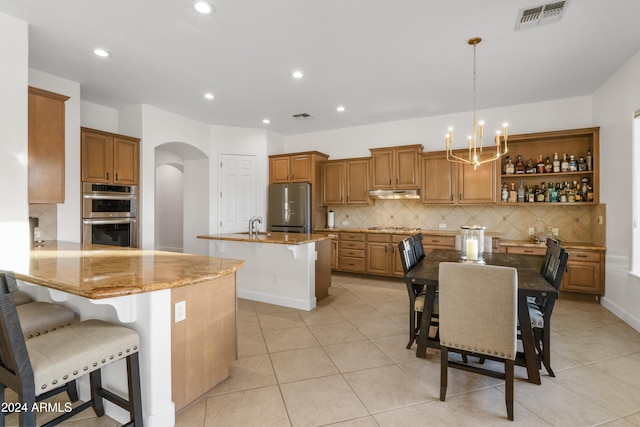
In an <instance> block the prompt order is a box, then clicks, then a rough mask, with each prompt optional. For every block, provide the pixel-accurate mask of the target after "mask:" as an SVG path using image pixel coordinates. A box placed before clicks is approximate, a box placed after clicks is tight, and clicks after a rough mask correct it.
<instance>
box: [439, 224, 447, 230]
mask: <svg viewBox="0 0 640 427" xmlns="http://www.w3.org/2000/svg"><path fill="white" fill-rule="evenodd" d="M438 228H440V229H444V228H447V224H442V223H440V224H438Z"/></svg>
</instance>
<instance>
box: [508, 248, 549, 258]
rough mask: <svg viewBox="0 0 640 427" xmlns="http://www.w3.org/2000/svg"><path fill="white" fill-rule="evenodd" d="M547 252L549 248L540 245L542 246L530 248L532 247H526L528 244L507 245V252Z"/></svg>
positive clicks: (531, 253) (525, 253)
mask: <svg viewBox="0 0 640 427" xmlns="http://www.w3.org/2000/svg"><path fill="white" fill-rule="evenodd" d="M546 252H547V248H546V246H545V247H540V248H530V247H526V246H507V253H508V254H521V255H541V256H544V254H545V253H546Z"/></svg>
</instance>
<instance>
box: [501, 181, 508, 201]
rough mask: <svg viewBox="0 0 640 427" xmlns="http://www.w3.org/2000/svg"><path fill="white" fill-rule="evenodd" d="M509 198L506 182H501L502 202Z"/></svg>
mask: <svg viewBox="0 0 640 427" xmlns="http://www.w3.org/2000/svg"><path fill="white" fill-rule="evenodd" d="M507 200H509V190H507V184H502V203H506V202H507Z"/></svg>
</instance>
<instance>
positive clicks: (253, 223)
mask: <svg viewBox="0 0 640 427" xmlns="http://www.w3.org/2000/svg"><path fill="white" fill-rule="evenodd" d="M258 224H262V217H261V216H254V217H252V218H251V219H250V220H249V236H255V235H257V234H258Z"/></svg>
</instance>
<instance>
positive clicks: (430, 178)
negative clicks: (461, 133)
mask: <svg viewBox="0 0 640 427" xmlns="http://www.w3.org/2000/svg"><path fill="white" fill-rule="evenodd" d="M461 154H464V153H461ZM496 180H497V166H496V163H495V162H491V163H485V164H483V165H480V166H478V167H477V168H476V169H475V170H474V168H473V166H469V165H465V164H461V163H453V162H450V161H448V160H447V156H446V152H444V151H438V152H433V153H425V154H424V155H423V156H422V194H421V199H422V203H429V204H492V203H496V201H497V191H496Z"/></svg>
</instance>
